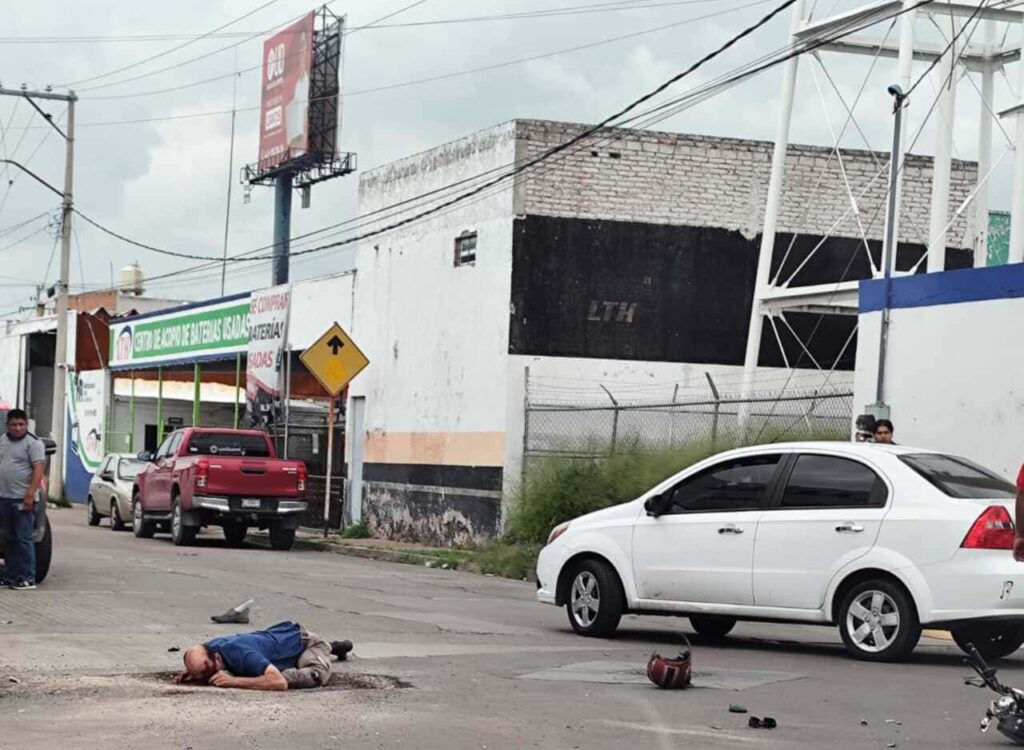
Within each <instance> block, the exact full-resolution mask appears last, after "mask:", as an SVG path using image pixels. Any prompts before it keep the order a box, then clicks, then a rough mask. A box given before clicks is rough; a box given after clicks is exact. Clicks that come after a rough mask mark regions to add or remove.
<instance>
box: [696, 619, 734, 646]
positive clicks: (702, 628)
mask: <svg viewBox="0 0 1024 750" xmlns="http://www.w3.org/2000/svg"><path fill="white" fill-rule="evenodd" d="M690 625H692V626H693V629H694V630H696V631H697V635H699V636H700V637H701V638H703V639H704V640H706V641H720V640H722V639H723V638H725V636H727V635H729V633H731V632H732V629H733V628H734V627H736V618H734V617H716V616H714V615H694V616H692V617H691V618H690Z"/></svg>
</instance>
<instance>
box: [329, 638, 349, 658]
mask: <svg viewBox="0 0 1024 750" xmlns="http://www.w3.org/2000/svg"><path fill="white" fill-rule="evenodd" d="M351 650H352V641H331V653H332V654H334V655H335V656H337V657H338V661H345V660H346V659H348V652H349V651H351Z"/></svg>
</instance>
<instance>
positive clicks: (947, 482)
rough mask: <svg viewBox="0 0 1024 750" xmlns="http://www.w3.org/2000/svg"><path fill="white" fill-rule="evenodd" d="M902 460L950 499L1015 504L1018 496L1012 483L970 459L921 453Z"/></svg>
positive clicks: (903, 457) (901, 457)
mask: <svg viewBox="0 0 1024 750" xmlns="http://www.w3.org/2000/svg"><path fill="white" fill-rule="evenodd" d="M900 459H901V460H902V461H903V463H905V464H906V465H907V466H909V467H910V468H912V469H913V470H914V471H916V472H917V473H918V474H920V475H921V476H922V477H924V478H925V479H927V480H928V481H929V482H931V483H932V484H933V485H935V486H936V487H938V488H939V489H940V490H942V491H943V492H944V493H946V494H947V495H949V496H950V497H958V498H981V499H1006V500H1012V499H1013V498H1015V497H1016V496H1017V488H1016V487H1015V486H1014V485H1013V484H1012V483H1011V482H1008V481H1006V480H1005V479H1003V478H1002V477H1001V476H999V475H998V474H996V473H994V472H992V471H989V470H988V469H986V468H985V467H983V466H978V464H976V463H974V462H973V461H968V460H967V459H966V458H960V457H959V456H944V455H942V454H939V453H917V454H913V455H906V456H900Z"/></svg>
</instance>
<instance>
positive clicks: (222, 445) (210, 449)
mask: <svg viewBox="0 0 1024 750" xmlns="http://www.w3.org/2000/svg"><path fill="white" fill-rule="evenodd" d="M185 452H186V454H187V455H189V456H246V457H248V458H270V446H269V445H268V443H267V440H266V439H265V438H263V437H262V436H260V435H239V434H238V433H231V432H199V433H196V434H194V435H192V438H191V440H189V441H188V448H187V450H186V451H185Z"/></svg>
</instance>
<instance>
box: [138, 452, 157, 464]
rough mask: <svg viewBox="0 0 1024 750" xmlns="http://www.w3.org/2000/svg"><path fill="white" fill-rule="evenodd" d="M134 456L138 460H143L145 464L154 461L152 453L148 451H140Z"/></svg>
mask: <svg viewBox="0 0 1024 750" xmlns="http://www.w3.org/2000/svg"><path fill="white" fill-rule="evenodd" d="M136 458H137V459H139V460H140V461H144V462H145V463H147V464H151V463H153V461H154V459H153V454H152V453H150V452H149V451H142V452H141V453H139V454H138V455H137V456H136Z"/></svg>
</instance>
